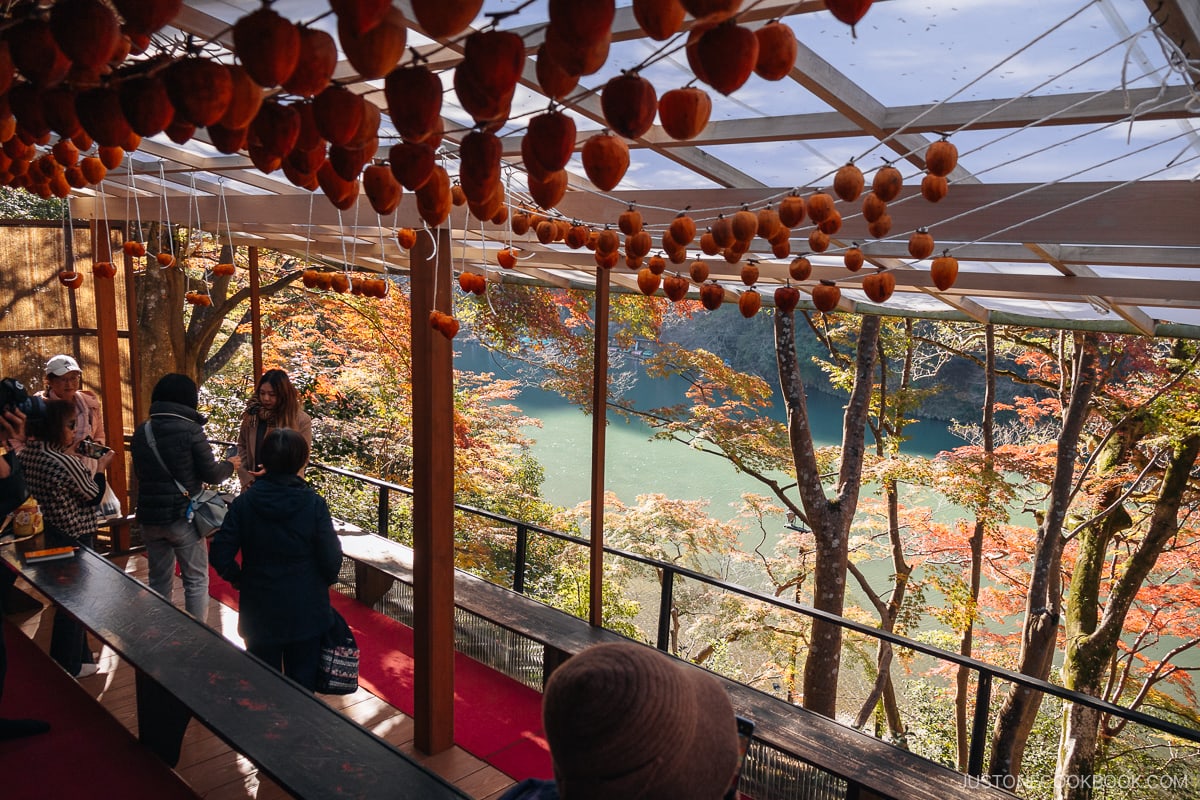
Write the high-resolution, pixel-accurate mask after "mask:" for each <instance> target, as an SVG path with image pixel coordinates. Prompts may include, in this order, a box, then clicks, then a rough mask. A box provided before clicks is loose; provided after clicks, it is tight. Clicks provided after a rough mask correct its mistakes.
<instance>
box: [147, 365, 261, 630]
mask: <svg viewBox="0 0 1200 800" xmlns="http://www.w3.org/2000/svg"><path fill="white" fill-rule="evenodd" d="M198 401H199V390H198V389H197V388H196V382H195V381H193V380H192V379H191V378H189V377H188V376H187V375H180V374H178V373H169V374H167V375H164V376H162V378H160V379H159V381H158V383H157V384H155V386H154V391H153V392H152V393H151V395H150V418H149V419H148V420H146V422H145V423H143V424H142V425H140V426H138V429H137V430H136V431H134V434H133V443H132V444H131V445H130V452H131V453H132V455H133V471H134V474H135V475H137V479H138V501H137V511H136V516H137V521H138V524H139V525H140V527H141V531H142V541H143V542H144V543H145V545H146V556H147V558H148V560H149V562H150V588H151V589H153V590H154V591H156V592H158V593H159V594H160V595H162V596H163V597H165V598H167V599H168V600H170V599H171V595H172V591H173V588H174V583H175V564H176V563H177V562H178V564H179V572H180V575H181V576H182V578H183V595H184V606H185V608H187V611H188V613H189V614H191V615H192V616H193V617H195V618H196V619H198V620H200V621H201V622H205V621H207V619H208V547H207V543H206V542H205V540H204V536H202V535H201V533H200V531H199V530H198V529H197V528H196V525H195V523H194V522H193V521H192V518H191V516H190V515H189V513H188V509H189V505H190V500H189V497H188V495H185V494H183V493H182V492H180V491H179V486H178V485H177V484H176V481H178V482H179V483H181V484H183V486H184V487H185V488H186V489H187V491H188V494H190V495H191V496H193V497H194V496H195V495H196V494H197V493H198V492H199V491H200V490H201V489H203V488H204V484H206V483H220V482H221V481H224V480H226V479H227V478H229V477H230V476H231V475H233V471H234V470H235V469H237V467H238V466H239V465H240V463H241V462H240V460H239V459H238V457H237V456H233V457H231V458H228V459H226V460H224V461H217V460H216V459H215V458H213V452H212V447H211V446H210V445H209V443H208V438H207V436H205V433H204V423H205V421H206V420H205V418H204V417H203V416H202V415H201V414H200V412H199V411H198V410H197V409H196V406H197V404H198ZM149 426H153V429H152V432H153V435H154V445H153V447H152V446H151V444H150V441H149V438H148V437H147V436H146V429H147V427H149ZM155 451H157V455H156V453H155Z"/></svg>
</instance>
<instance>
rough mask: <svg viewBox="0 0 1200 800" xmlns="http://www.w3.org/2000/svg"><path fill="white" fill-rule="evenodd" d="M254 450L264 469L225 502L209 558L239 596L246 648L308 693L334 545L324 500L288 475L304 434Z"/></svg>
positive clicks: (337, 552)
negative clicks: (252, 481)
mask: <svg viewBox="0 0 1200 800" xmlns="http://www.w3.org/2000/svg"><path fill="white" fill-rule="evenodd" d="M261 456H262V458H261V461H262V465H263V468H264V469H265V470H266V474H265V475H263V476H262V477H261V478H259V479H258V480H256V481H255V482H254V483H253V484H251V485H250V488H248V489H247V490H246V491H244V492H243V493H242V494H240V495H238V497H237V498H236V499H235V500H234V501H233V503H232V504H231V505H230V507H229V513H228V514H227V515H226V516H225V524H224V525H222V526H221V530H220V531H218V532H217V534H216V536H214V537H213V543H212V550H211V552H210V559H211V561H212V565H213V568H214V569H216V571H217V573H218V574H219V575H220V576H221V577H222V578H224V579H225V580H227V581H229V582H230V583H231V584H233V586H234V588H235V589H237V590H238V591H239V592H240V594H241V598H240V601H239V602H240V608H239V615H238V633H240V634H241V636H242V638H243V639H245V641H246V650H247V651H248V652H250V653H252V654H254V655H256V656H258V657H259V658H261V659H262V660H263V661H265V662H266V663H267V664H268V665H269V666H271V667H273V668H274V669H277V670H280V671H281V672H283V674H285V675H287V676H288V677H289V678H292V679H293V680H295V681H296V682H297V683H299V684H300V685H301V686H304V687H306V688H307V689H309V690H310V691H311V690H314V689H315V688H316V685H317V670H318V666H319V662H320V656H321V636H322V634H324V633H325V632H326V631H327V630H329V628H330V627H332V626H333V610H332V608H331V606H330V605H329V587H330V586H332V585H333V584H334V583H335V582H336V581H337V578H338V571H339V570H340V569H341V565H342V544H341V542H340V541H339V540H338V537H337V534H335V533H334V532H333V518H332V517H331V516H330V515H329V506H328V505H326V503H325V500H324V499H323V498H322V497H321V496H320V495H319V494H317V492H316V490H314V489H313V488H312V487H311V486H309V485H308V483H306V482H305V481H304V479H303V478H301V477H299V476H298V475H297V474H296V473H298V472H299V471H300V468H301V467H303V466H304V464H305V463H306V462H307V460H308V443H307V442H305V441H304V437H303V436H301V435H300V434H299V433H297V432H296V431H293V430H290V429H287V428H278V429H276V430H273V431H271V432H270V433H269V434H267V437H266V438H265V439H264V440H263V446H262V451H261ZM239 551H240V552H241V555H242V558H241V563H240V564H239V563H238V561H237V554H238V552H239Z"/></svg>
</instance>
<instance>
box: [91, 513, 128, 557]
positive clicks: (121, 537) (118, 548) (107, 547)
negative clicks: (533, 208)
mask: <svg viewBox="0 0 1200 800" xmlns="http://www.w3.org/2000/svg"><path fill="white" fill-rule="evenodd" d="M136 520H137V517H136V516H135V515H134V514H132V513H130V514H122V515H121V516H119V517H112V518H111V519H105V520H101V521H100V522H99V523H98V524H97V526H96V527H97V528H98V529H99V532H98V535H97V536H96V539H97V547H99V548H100V549H101V550H103V551H105V552H108V553H111V554H114V555H117V554H121V553H128V552H129V551H130V550H131V549H132V548H133V523H134V522H135V521H136Z"/></svg>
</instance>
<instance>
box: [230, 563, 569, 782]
mask: <svg viewBox="0 0 1200 800" xmlns="http://www.w3.org/2000/svg"><path fill="white" fill-rule="evenodd" d="M209 592H210V594H212V596H213V597H215V598H216V599H217V600H219V601H221V602H222V603H224V604H225V605H228V606H230V607H231V608H237V592H235V591H234V590H233V587H232V586H230V585H229V584H228V583H226V582H225V581H223V580H221V578H220V577H219V576H218V575H217V574H216V573H215V572H213V573H211V575H210V582H209ZM330 597H331V598H332V602H333V605H334V607H335V608H337V610H338V611H340V612H341V614H342V616H343V617H345V618H346V622H348V623H349V624H350V628H351V629H352V630H353V631H354V636H355V638H356V639H358V646H359V649H360V650H361V651H362V657H361V662H360V663H359V683H360V684H361V685H362V686H363V687H364V688H366V689H367V690H368V691H370V692H371V693H372V694H375V695H377V696H379V697H381V698H383V699H384V700H386V701H387V702H388V703H390V704H391V705H393V706H395V707H396V708H398V709H400V710H401V711H403V712H404V713H405V714H409V715H411V714H412V713H413V660H412V650H413V634H412V629H411V628H409V627H408V626H406V625H401V624H400V623H399V622H396V621H395V620H393V619H391V618H390V617H386V616H384V615H383V614H379V613H376V612H375V611H372V610H371V609H369V608H367V607H366V606H364V605H362V604H361V603H358V602H357V601H355V600H353V599H351V598H349V597H346V596H345V595H342V594H340V593H338V592H330ZM454 740H455V744H457V745H458V746H459V747H461V748H462V749H464V750H466V751H467V752H468V753H470V754H471V755H473V756H475V757H477V758H480V759H482V760H484V761H486V762H487V763H489V764H491V765H492V766H493V767H495V768H496V769H498V770H500V771H502V772H504V773H505V774H506V775H509V776H510V777H512V778H513V779H514V780H518V781H519V780H523V779H525V778H552V777H553V776H554V773H553V769H552V767H551V765H550V750H549V748H548V747H547V745H546V739H545V733H544V732H543V730H542V695H541V693H539V692H536V691H534V690H533V689H530V688H529V687H528V686H525V685H524V684H521V683H518V682H517V681H514V680H513V679H512V678H509V677H508V676H507V675H503V674H501V673H499V672H497V671H495V670H493V669H490V668H489V667H485V666H484V665H482V664H480V663H479V662H478V661H475V660H474V659H471V658H468V657H467V656H464V655H462V654H455V658H454Z"/></svg>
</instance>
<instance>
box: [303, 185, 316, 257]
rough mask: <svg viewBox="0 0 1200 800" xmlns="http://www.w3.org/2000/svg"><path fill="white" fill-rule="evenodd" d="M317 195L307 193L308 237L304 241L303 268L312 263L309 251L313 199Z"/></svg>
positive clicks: (311, 234)
mask: <svg viewBox="0 0 1200 800" xmlns="http://www.w3.org/2000/svg"><path fill="white" fill-rule="evenodd" d="M316 196H317V195H316V193H315V192H309V193H308V236H307V237H305V239H304V266H306V267H311V266H312V261H311V260H310V259H309V257H308V255H309V251H310V248H311V247H312V236H313V198H315V197H316Z"/></svg>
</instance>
